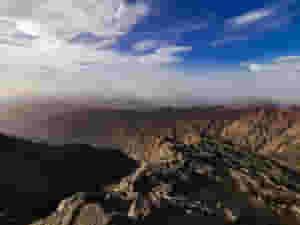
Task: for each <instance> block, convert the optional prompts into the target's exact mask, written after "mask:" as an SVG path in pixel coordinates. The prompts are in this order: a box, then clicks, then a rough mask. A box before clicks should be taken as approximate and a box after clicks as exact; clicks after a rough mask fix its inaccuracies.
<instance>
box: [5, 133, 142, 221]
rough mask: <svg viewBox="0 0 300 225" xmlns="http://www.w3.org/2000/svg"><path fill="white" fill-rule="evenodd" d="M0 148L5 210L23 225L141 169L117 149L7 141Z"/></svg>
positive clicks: (8, 138)
mask: <svg viewBox="0 0 300 225" xmlns="http://www.w3.org/2000/svg"><path fill="white" fill-rule="evenodd" d="M0 143H1V151H0V168H1V170H0V177H1V180H0V190H1V203H0V204H1V208H4V209H6V210H7V213H8V215H10V216H12V217H14V218H17V219H18V220H20V221H22V224H28V223H30V222H32V220H33V219H34V217H33V215H34V216H35V217H42V216H46V215H48V214H49V213H50V212H51V211H53V210H54V209H55V208H56V207H57V204H58V202H59V201H60V200H62V199H64V198H66V197H67V196H70V195H72V194H73V193H75V192H95V191H100V190H101V188H102V187H103V186H104V185H106V184H110V183H113V182H115V181H118V180H119V179H120V178H121V177H123V176H126V175H128V174H129V173H130V172H132V171H133V170H134V169H135V168H136V167H137V164H136V162H134V161H133V160H130V159H128V158H127V157H126V156H125V155H124V154H122V153H121V152H120V151H116V150H113V149H95V148H92V147H90V146H88V145H75V144H74V145H65V146H58V147H51V146H49V145H47V144H41V143H31V142H29V141H24V140H17V139H15V138H11V137H6V136H0Z"/></svg>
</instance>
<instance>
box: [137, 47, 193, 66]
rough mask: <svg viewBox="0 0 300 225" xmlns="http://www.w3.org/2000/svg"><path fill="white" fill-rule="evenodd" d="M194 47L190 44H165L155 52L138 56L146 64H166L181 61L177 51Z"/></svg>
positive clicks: (185, 50) (181, 51) (189, 49)
mask: <svg viewBox="0 0 300 225" xmlns="http://www.w3.org/2000/svg"><path fill="white" fill-rule="evenodd" d="M191 50H192V47H188V46H164V47H161V48H158V49H156V50H155V52H154V53H152V54H148V55H144V56H141V57H139V58H138V61H139V62H142V63H145V64H165V63H167V64H168V63H177V62H180V61H181V58H180V57H179V56H176V54H177V53H183V52H189V51H191Z"/></svg>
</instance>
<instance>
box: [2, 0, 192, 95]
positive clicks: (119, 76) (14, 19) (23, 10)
mask: <svg viewBox="0 0 300 225" xmlns="http://www.w3.org/2000/svg"><path fill="white" fill-rule="evenodd" d="M19 3H20V4H19ZM19 3H18V5H15V4H14V3H13V1H8V0H7V1H5V4H4V2H1V4H0V15H1V18H0V57H1V59H2V60H1V65H0V70H1V71H2V73H3V78H2V79H1V84H0V87H1V91H0V96H1V97H3V96H9V95H24V94H29V95H30V94H32V95H72V94H74V95H78V93H82V94H83V95H84V94H93V95H99V96H110V95H119V96H122V95H128V94H129V95H132V96H136V97H139V98H148V99H156V100H159V99H171V98H172V99H174V100H176V99H177V98H178V97H180V96H181V97H183V96H186V97H187V96H190V95H191V94H192V90H191V89H190V86H191V85H187V86H185V85H182V84H183V83H185V82H186V83H187V84H189V83H190V81H188V80H186V79H185V78H184V76H183V74H181V75H179V74H178V73H177V72H176V71H174V70H172V72H170V71H171V69H170V68H169V67H164V66H162V65H169V64H173V63H176V62H180V61H181V58H180V56H179V55H178V54H179V53H183V52H187V51H191V47H187V46H180V45H176V44H168V43H167V42H164V44H163V45H162V42H160V40H157V41H156V40H154V39H153V40H151V39H150V40H148V41H147V40H143V41H142V42H140V43H137V44H136V45H135V46H134V47H133V48H134V49H135V50H139V51H144V50H147V49H149V48H152V47H153V48H154V50H153V52H150V53H146V52H143V54H140V55H136V54H135V52H134V51H127V52H122V51H119V50H116V49H115V48H113V47H112V46H113V45H114V44H116V43H118V41H119V39H120V38H121V37H122V36H126V35H128V34H130V32H131V30H132V29H133V28H134V27H135V26H136V25H137V24H138V23H139V22H141V21H142V20H143V19H144V18H145V17H147V16H148V14H149V12H150V11H151V7H150V6H149V5H148V4H146V3H145V2H143V1H138V2H135V3H128V1H125V0H104V1H84V2H82V1H76V2H74V1H71V0H63V1H61V0H60V1H56V0H53V1H48V2H44V1H38V0H36V1H30V2H26V3H25V2H19ZM185 29H186V28H185ZM193 29H196V27H193ZM131 50H132V49H131ZM171 73H172V77H170V76H171V75H170V74H171ZM170 90H172V91H170Z"/></svg>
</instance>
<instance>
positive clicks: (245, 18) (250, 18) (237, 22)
mask: <svg viewBox="0 0 300 225" xmlns="http://www.w3.org/2000/svg"><path fill="white" fill-rule="evenodd" d="M274 13H275V9H273V8H263V9H256V10H253V11H250V12H247V13H245V14H242V15H240V16H236V17H233V18H230V19H228V20H226V21H225V23H226V24H229V25H231V26H241V25H247V24H252V23H255V22H257V21H260V20H262V19H264V18H266V17H269V16H272V15H273V14H274Z"/></svg>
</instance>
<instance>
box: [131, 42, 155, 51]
mask: <svg viewBox="0 0 300 225" xmlns="http://www.w3.org/2000/svg"><path fill="white" fill-rule="evenodd" d="M158 46H159V43H158V42H157V41H154V40H144V41H140V42H138V43H136V44H135V45H134V46H133V49H134V50H136V51H139V52H144V51H148V50H152V49H155V48H157V47H158Z"/></svg>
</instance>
